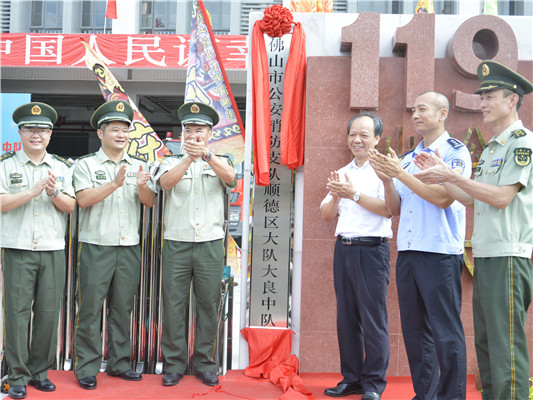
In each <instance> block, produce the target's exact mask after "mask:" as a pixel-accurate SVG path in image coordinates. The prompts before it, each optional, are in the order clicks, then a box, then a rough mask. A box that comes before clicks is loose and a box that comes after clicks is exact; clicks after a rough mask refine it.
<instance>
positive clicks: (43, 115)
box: [13, 102, 57, 129]
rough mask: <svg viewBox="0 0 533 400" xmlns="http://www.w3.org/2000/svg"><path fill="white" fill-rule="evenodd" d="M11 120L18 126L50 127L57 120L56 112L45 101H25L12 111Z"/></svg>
mask: <svg viewBox="0 0 533 400" xmlns="http://www.w3.org/2000/svg"><path fill="white" fill-rule="evenodd" d="M13 121H14V122H15V124H17V126H18V127H19V128H20V127H22V126H27V127H35V128H50V129H52V128H53V127H54V124H55V122H56V121H57V112H56V110H54V109H53V108H52V107H50V106H49V105H48V104H45V103H39V102H33V103H27V104H24V105H22V106H20V107H19V108H17V109H16V110H15V111H14V112H13Z"/></svg>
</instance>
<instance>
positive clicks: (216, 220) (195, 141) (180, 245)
mask: <svg viewBox="0 0 533 400" xmlns="http://www.w3.org/2000/svg"><path fill="white" fill-rule="evenodd" d="M178 116H179V118H180V120H181V123H182V126H183V133H182V149H183V154H181V155H176V156H170V157H166V158H165V159H164V160H163V161H162V162H161V166H160V168H159V172H158V174H157V177H156V181H158V182H159V184H160V185H161V187H162V188H163V189H164V190H165V191H166V193H165V196H166V197H165V198H166V204H165V215H164V228H163V238H164V244H163V261H162V274H163V279H162V281H163V287H162V290H163V310H164V311H163V313H164V314H163V316H164V317H163V333H162V339H161V349H162V351H163V355H164V357H165V368H164V370H165V375H164V377H163V385H165V386H172V385H176V384H177V383H178V382H179V380H180V379H181V378H182V377H183V374H184V373H185V369H186V368H187V342H186V323H185V316H186V315H187V312H186V311H187V310H186V306H187V304H188V299H189V287H190V284H191V280H192V281H193V290H194V293H195V296H196V335H195V340H194V354H193V365H194V370H195V372H196V376H197V377H198V378H199V379H201V380H202V382H203V383H204V384H205V385H210V386H213V385H216V384H218V376H217V373H216V364H215V361H214V359H213V354H214V344H215V338H216V335H217V311H218V304H219V299H220V281H221V279H222V272H223V269H224V245H223V237H224V229H223V225H224V192H225V188H226V187H231V188H233V187H235V185H236V180H235V172H234V171H233V166H232V164H231V161H230V160H229V159H228V158H226V157H223V156H217V155H215V154H212V153H211V151H209V148H208V142H209V139H210V138H211V136H212V127H213V126H215V125H216V124H217V123H218V120H219V117H218V114H217V112H216V111H215V110H214V109H213V108H212V107H210V106H208V105H206V104H203V103H185V104H183V105H182V106H181V107H180V109H179V110H178Z"/></svg>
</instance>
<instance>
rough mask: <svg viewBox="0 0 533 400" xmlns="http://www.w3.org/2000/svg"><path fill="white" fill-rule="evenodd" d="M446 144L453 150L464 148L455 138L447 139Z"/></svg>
mask: <svg viewBox="0 0 533 400" xmlns="http://www.w3.org/2000/svg"><path fill="white" fill-rule="evenodd" d="M447 142H448V143H449V144H450V146H452V147H453V148H454V149H458V148H459V147H462V146H464V144H463V142H461V141H460V140H457V139H455V138H452V137H451V138H449V139H448V140H447Z"/></svg>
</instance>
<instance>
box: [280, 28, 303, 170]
mask: <svg viewBox="0 0 533 400" xmlns="http://www.w3.org/2000/svg"><path fill="white" fill-rule="evenodd" d="M306 70H307V56H306V53H305V33H304V31H303V29H302V25H301V24H300V23H297V24H296V25H295V26H294V30H293V32H292V40H291V48H290V52H289V59H288V61H287V66H286V67H285V81H284V83H283V114H282V115H281V137H280V140H281V163H282V164H287V166H288V167H289V168H290V169H296V168H297V167H299V166H300V165H303V163H304V146H305V143H304V139H305V81H306Z"/></svg>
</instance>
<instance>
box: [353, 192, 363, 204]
mask: <svg viewBox="0 0 533 400" xmlns="http://www.w3.org/2000/svg"><path fill="white" fill-rule="evenodd" d="M359 197H361V192H360V191H359V190H358V191H357V192H355V194H354V195H353V197H352V199H353V201H355V202H356V203H357V202H358V201H359Z"/></svg>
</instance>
